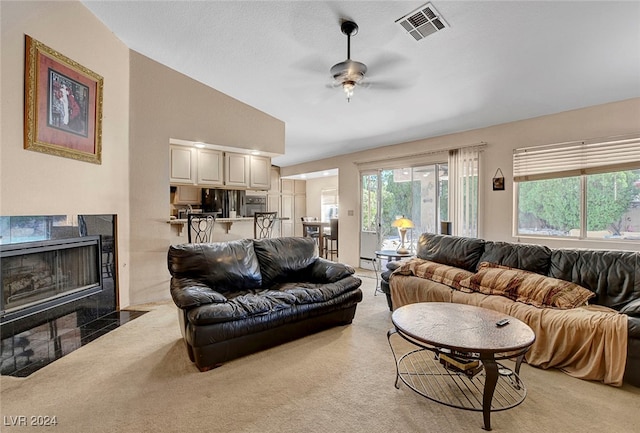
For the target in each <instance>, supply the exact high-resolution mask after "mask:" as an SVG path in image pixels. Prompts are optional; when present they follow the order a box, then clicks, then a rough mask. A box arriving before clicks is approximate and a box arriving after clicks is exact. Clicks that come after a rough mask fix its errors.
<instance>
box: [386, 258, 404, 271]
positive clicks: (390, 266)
mask: <svg viewBox="0 0 640 433" xmlns="http://www.w3.org/2000/svg"><path fill="white" fill-rule="evenodd" d="M403 263H404V261H397V262H388V263H387V269H388V270H390V271H391V272H393V271H395V270H396V269H398V268H399V267H400V266H402V264H403Z"/></svg>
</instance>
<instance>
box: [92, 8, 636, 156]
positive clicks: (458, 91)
mask: <svg viewBox="0 0 640 433" xmlns="http://www.w3.org/2000/svg"><path fill="white" fill-rule="evenodd" d="M83 3H84V4H85V5H86V7H87V8H89V10H91V11H92V13H94V14H95V15H96V16H97V17H98V18H99V19H100V20H101V21H102V22H103V23H104V24H105V25H106V26H107V27H108V28H109V29H111V30H112V31H113V32H114V34H115V35H116V36H117V37H118V38H120V39H121V40H122V41H123V42H124V43H125V44H126V45H127V46H128V47H129V48H130V49H132V50H135V51H137V52H139V53H141V54H143V55H145V56H148V57H150V58H152V59H154V60H156V61H158V62H160V63H162V64H164V65H166V66H168V67H170V68H172V69H175V70H177V71H179V72H181V73H184V74H186V75H188V76H190V77H192V78H194V79H196V80H198V81H200V82H202V83H204V84H206V85H208V86H211V87H213V88H215V89H217V90H219V91H221V92H223V93H226V94H228V95H230V96H232V97H234V98H236V99H238V100H240V101H242V102H244V103H246V104H249V105H251V106H253V107H255V108H257V109H259V110H262V111H264V112H266V113H268V114H270V115H272V116H274V117H276V118H278V119H280V120H282V121H284V122H285V124H286V144H285V145H286V147H285V148H286V152H285V155H283V156H279V157H277V158H275V159H274V163H275V164H277V165H281V166H287V165H292V164H297V163H301V162H306V161H311V160H316V159H321V158H325V157H330V156H336V155H340V154H345V153H350V152H354V151H358V150H364V149H368V148H374V147H378V146H384V145H389V144H395V143H401V142H405V141H411V140H416V139H421V138H426V137H433V136H438V135H442V134H447V133H452V132H458V131H463V130H469V129H474V128H480V127H485V126H490V125H495V124H500V123H505V122H510V121H515V120H520V119H526V118H531V117H536V116H541V115H545V114H551V113H557V112H561V111H566V110H571V109H576V108H581V107H586V106H591V105H597V104H602V103H607V102H612V101H619V100H623V99H628V98H633V97H639V96H640V2H638V1H622V2H616V1H562V2H561V1H445V0H433V1H432V2H431V7H432V9H433V11H434V12H437V14H439V16H440V17H441V21H442V23H443V24H444V25H445V26H444V28H443V29H442V30H439V31H437V32H435V33H432V34H430V35H428V36H426V37H424V38H423V39H422V40H419V41H416V39H415V38H414V37H412V36H411V35H410V34H409V33H407V31H406V30H405V29H404V28H403V27H402V26H401V25H400V24H398V23H396V21H397V20H398V19H400V18H402V17H404V16H406V15H407V14H410V13H411V12H413V11H415V10H417V9H418V8H420V7H421V6H423V5H425V4H426V2H425V1H339V2H338V1H336V2H325V1H162V2H148V1H118V2H114V1H94V0H85V1H84V2H83ZM345 19H348V20H353V21H355V22H356V23H357V24H358V26H359V31H358V33H357V34H356V35H354V36H353V37H352V38H351V58H352V59H353V60H357V61H360V62H363V63H365V64H366V65H367V67H368V72H367V74H366V76H365V78H364V80H363V84H365V85H363V86H358V87H356V89H355V92H354V95H353V98H352V99H351V101H350V102H347V100H346V98H345V96H344V93H343V91H342V89H341V88H339V87H335V86H332V82H333V79H332V77H331V76H330V74H329V70H330V68H331V66H333V65H334V64H336V63H339V62H341V61H343V60H345V59H346V54H347V38H346V36H345V35H344V34H342V33H341V31H340V24H341V22H342V21H343V20H345ZM639 123H640V121H639ZM639 127H640V125H639ZM177 138H180V137H177ZM217 144H223V143H217Z"/></svg>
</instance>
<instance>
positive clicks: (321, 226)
mask: <svg viewBox="0 0 640 433" xmlns="http://www.w3.org/2000/svg"><path fill="white" fill-rule="evenodd" d="M330 226H331V223H329V221H302V235H303V236H304V237H305V238H306V237H309V230H308V229H310V228H311V229H316V228H317V229H318V255H319V256H320V257H323V255H324V234H325V233H324V230H325V228H327V227H330Z"/></svg>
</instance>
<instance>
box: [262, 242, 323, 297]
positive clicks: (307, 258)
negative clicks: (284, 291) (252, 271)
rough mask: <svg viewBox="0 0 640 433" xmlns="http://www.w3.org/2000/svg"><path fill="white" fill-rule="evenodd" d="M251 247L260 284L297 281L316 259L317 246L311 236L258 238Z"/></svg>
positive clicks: (266, 285) (266, 286)
mask: <svg viewBox="0 0 640 433" xmlns="http://www.w3.org/2000/svg"><path fill="white" fill-rule="evenodd" d="M253 247H254V249H255V252H256V256H257V258H258V262H259V263H260V273H261V274H262V286H263V287H265V288H268V287H271V286H272V285H273V284H275V283H279V282H284V281H298V280H304V279H307V278H308V275H307V278H302V275H304V274H305V273H308V272H307V268H309V267H310V266H311V265H313V263H314V262H315V261H316V260H317V259H318V253H317V247H316V244H315V242H314V241H313V239H312V238H294V237H282V238H273V239H258V240H254V241H253Z"/></svg>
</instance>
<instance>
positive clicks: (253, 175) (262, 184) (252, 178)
mask: <svg viewBox="0 0 640 433" xmlns="http://www.w3.org/2000/svg"><path fill="white" fill-rule="evenodd" d="M249 160H250V167H249V187H250V188H254V189H263V190H268V189H271V158H269V157H266V156H256V155H251V156H250V158H249Z"/></svg>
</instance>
